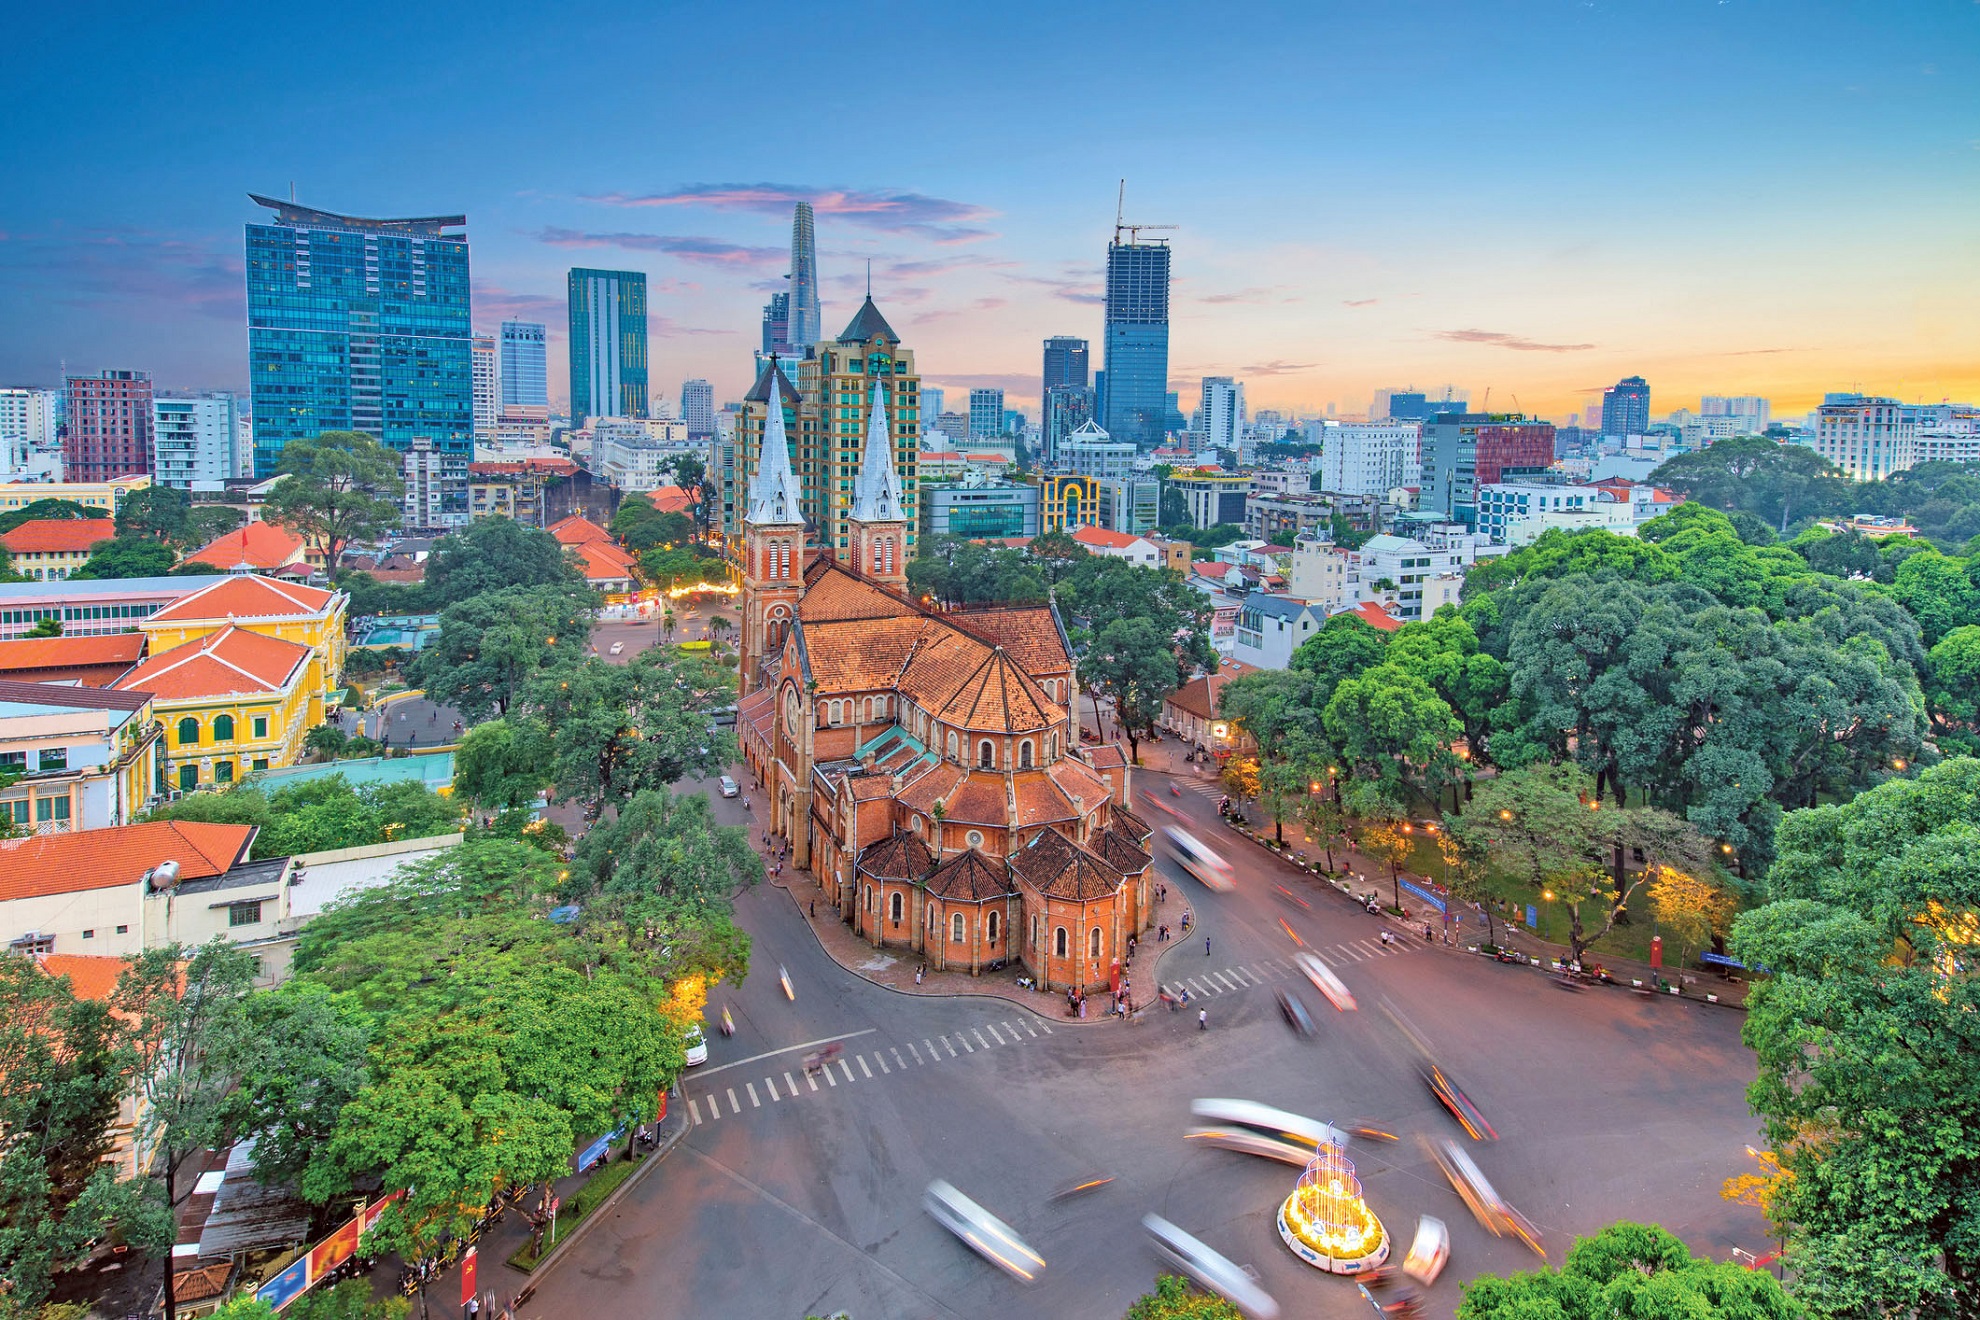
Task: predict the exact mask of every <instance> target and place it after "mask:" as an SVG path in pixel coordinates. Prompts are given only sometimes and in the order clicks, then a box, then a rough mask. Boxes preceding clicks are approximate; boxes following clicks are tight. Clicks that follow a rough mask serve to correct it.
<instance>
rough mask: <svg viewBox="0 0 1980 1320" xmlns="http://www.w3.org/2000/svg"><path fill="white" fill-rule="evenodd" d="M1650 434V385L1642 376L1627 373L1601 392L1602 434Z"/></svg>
mask: <svg viewBox="0 0 1980 1320" xmlns="http://www.w3.org/2000/svg"><path fill="white" fill-rule="evenodd" d="M1649 433H1650V385H1649V383H1648V382H1647V381H1645V380H1644V379H1643V377H1641V376H1625V377H1624V378H1623V379H1621V380H1619V381H1617V382H1616V383H1615V384H1614V385H1611V386H1610V387H1609V388H1608V389H1606V390H1603V391H1602V434H1603V435H1610V436H1631V435H1648V434H1649Z"/></svg>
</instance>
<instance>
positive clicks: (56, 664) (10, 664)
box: [0, 632, 146, 674]
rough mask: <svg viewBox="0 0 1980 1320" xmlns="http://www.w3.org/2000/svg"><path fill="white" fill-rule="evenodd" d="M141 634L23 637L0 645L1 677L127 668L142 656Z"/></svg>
mask: <svg viewBox="0 0 1980 1320" xmlns="http://www.w3.org/2000/svg"><path fill="white" fill-rule="evenodd" d="M145 640H146V639H145V635H144V634H143V633H135V632H131V633H110V634H108V635H106V636H103V637H23V638H19V639H17V640H15V641H11V642H0V674H22V673H25V672H26V671H28V670H34V669H82V668H88V667H92V666H98V665H105V666H108V665H122V666H124V667H125V668H126V669H128V668H130V666H132V665H134V664H136V663H137V662H138V660H139V659H140V658H141V657H142V656H143V655H144V643H145Z"/></svg>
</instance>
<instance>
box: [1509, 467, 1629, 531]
mask: <svg viewBox="0 0 1980 1320" xmlns="http://www.w3.org/2000/svg"><path fill="white" fill-rule="evenodd" d="M1608 498H1609V495H1608V492H1607V491H1605V490H1603V489H1602V488H1601V487H1599V486H1563V485H1558V484H1554V483H1549V482H1517V481H1495V482H1490V483H1488V484H1486V485H1482V486H1480V487H1479V488H1478V530H1479V531H1480V532H1482V533H1484V534H1485V535H1487V536H1489V537H1491V538H1492V540H1493V541H1494V542H1495V543H1496V544H1499V545H1505V544H1507V542H1508V540H1509V537H1508V531H1509V529H1510V528H1512V527H1513V526H1515V525H1517V524H1519V523H1523V522H1525V521H1527V520H1528V519H1530V518H1532V517H1534V516H1536V515H1538V514H1543V513H1546V512H1547V511H1549V510H1562V509H1585V508H1588V507H1590V506H1591V505H1594V504H1597V503H1601V502H1603V501H1605V500H1607V499H1608ZM1627 512H1628V511H1627V508H1626V507H1625V508H1624V513H1625V521H1627ZM1536 534H1537V533H1536ZM1529 539H1530V538H1529Z"/></svg>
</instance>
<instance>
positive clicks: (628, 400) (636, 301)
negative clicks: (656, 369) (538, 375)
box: [569, 268, 648, 426]
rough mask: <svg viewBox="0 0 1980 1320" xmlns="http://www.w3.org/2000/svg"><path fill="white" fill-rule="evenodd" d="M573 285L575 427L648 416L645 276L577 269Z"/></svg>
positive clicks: (573, 404)
mask: <svg viewBox="0 0 1980 1320" xmlns="http://www.w3.org/2000/svg"><path fill="white" fill-rule="evenodd" d="M569 283H570V314H571V343H570V350H571V424H572V425H573V426H583V425H584V424H585V422H587V421H588V420H590V419H591V418H593V417H634V418H639V417H645V416H647V415H648V410H647V394H646V276H645V274H644V273H643V272H641V271H636V270H587V269H583V268H577V269H573V270H572V271H571V273H570V281H569Z"/></svg>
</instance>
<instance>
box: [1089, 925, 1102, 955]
mask: <svg viewBox="0 0 1980 1320" xmlns="http://www.w3.org/2000/svg"><path fill="white" fill-rule="evenodd" d="M1090 943H1091V944H1092V946H1093V947H1092V953H1093V956H1094V957H1095V958H1098V957H1099V956H1100V928H1099V927H1098V926H1095V927H1094V928H1093V938H1092V940H1091V941H1090Z"/></svg>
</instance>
